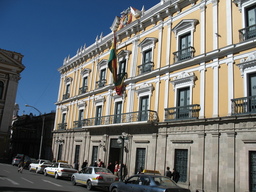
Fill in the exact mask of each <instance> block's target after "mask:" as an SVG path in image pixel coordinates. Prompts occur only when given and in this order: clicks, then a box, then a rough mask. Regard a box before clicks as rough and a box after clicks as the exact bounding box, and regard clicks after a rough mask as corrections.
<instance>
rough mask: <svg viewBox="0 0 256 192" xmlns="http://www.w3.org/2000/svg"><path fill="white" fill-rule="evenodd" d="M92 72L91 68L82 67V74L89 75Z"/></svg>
mask: <svg viewBox="0 0 256 192" xmlns="http://www.w3.org/2000/svg"><path fill="white" fill-rule="evenodd" d="M90 72H91V69H87V68H85V69H82V71H81V75H82V76H84V75H88V74H89V73H90Z"/></svg>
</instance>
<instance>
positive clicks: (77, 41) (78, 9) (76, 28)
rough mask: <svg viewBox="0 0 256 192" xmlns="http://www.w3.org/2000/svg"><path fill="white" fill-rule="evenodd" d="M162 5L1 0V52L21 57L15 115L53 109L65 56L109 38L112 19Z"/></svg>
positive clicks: (124, 0)
mask: <svg viewBox="0 0 256 192" xmlns="http://www.w3.org/2000/svg"><path fill="white" fill-rule="evenodd" d="M159 2H160V0H110V1H107V0H93V1H91V0H0V24H1V25H0V37H1V38H0V48H2V49H6V50H10V51H15V52H18V53H21V54H22V55H24V57H23V64H24V65H25V67H26V68H25V70H24V71H23V72H22V73H21V80H20V81H19V87H18V91H17V96H16V103H18V104H19V106H20V111H19V115H22V114H29V113H33V114H35V115H38V112H37V111H35V110H34V109H32V108H29V107H25V104H29V105H32V106H34V107H36V108H37V109H38V110H39V111H41V112H42V113H50V112H51V111H53V110H55V109H56V106H55V104H54V103H55V102H56V101H57V95H58V89H59V81H60V74H59V72H58V68H59V67H61V66H62V64H63V60H64V58H65V57H67V56H68V55H70V57H73V56H74V55H75V54H76V52H77V49H79V48H80V47H81V46H84V44H86V45H87V46H89V45H91V44H92V43H94V42H95V39H96V36H100V34H101V33H103V35H104V36H105V35H107V34H109V33H110V32H111V31H110V27H111V25H112V23H113V21H114V18H115V16H120V13H121V12H122V11H123V10H125V9H127V8H128V7H129V6H132V7H134V8H137V9H139V10H141V8H142V6H143V5H144V7H145V9H146V10H147V9H149V8H151V7H152V6H154V5H155V4H157V3H159Z"/></svg>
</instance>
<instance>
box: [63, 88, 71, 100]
mask: <svg viewBox="0 0 256 192" xmlns="http://www.w3.org/2000/svg"><path fill="white" fill-rule="evenodd" d="M69 96H70V84H67V85H66V92H65V94H64V95H63V99H68V98H69Z"/></svg>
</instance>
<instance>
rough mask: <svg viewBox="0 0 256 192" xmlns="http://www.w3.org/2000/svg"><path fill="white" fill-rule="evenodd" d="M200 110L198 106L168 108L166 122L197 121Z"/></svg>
mask: <svg viewBox="0 0 256 192" xmlns="http://www.w3.org/2000/svg"><path fill="white" fill-rule="evenodd" d="M200 109H201V108H200V105H198V104H194V105H187V106H179V107H171V108H167V109H165V121H173V120H178V119H197V118H198V117H199V111H200Z"/></svg>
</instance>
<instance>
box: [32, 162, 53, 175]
mask: <svg viewBox="0 0 256 192" xmlns="http://www.w3.org/2000/svg"><path fill="white" fill-rule="evenodd" d="M49 166H51V161H49V160H45V159H38V160H37V161H36V162H35V163H30V165H29V171H35V172H36V173H43V172H44V169H45V167H49Z"/></svg>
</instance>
